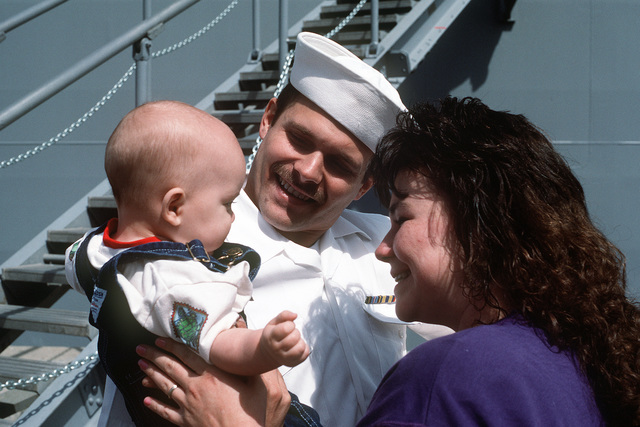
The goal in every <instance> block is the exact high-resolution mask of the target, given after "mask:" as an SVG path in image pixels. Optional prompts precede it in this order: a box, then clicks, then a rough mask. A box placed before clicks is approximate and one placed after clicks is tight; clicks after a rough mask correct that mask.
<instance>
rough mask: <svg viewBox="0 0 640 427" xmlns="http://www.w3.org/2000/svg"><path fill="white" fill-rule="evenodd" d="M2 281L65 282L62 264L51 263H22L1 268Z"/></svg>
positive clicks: (61, 283) (63, 283)
mask: <svg viewBox="0 0 640 427" xmlns="http://www.w3.org/2000/svg"><path fill="white" fill-rule="evenodd" d="M2 281H3V282H5V281H12V282H32V283H50V284H60V285H65V284H67V278H66V277H65V275H64V266H61V265H52V264H24V265H20V266H17V267H6V268H3V269H2Z"/></svg>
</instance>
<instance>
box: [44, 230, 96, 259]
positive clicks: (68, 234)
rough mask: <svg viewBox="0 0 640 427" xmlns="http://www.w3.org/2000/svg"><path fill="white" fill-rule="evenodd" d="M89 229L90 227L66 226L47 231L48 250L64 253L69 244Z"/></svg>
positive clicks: (52, 252)
mask: <svg viewBox="0 0 640 427" xmlns="http://www.w3.org/2000/svg"><path fill="white" fill-rule="evenodd" d="M87 231H89V228H88V227H76V228H64V229H62V230H48V231H47V250H48V251H49V253H51V254H64V251H66V250H67V248H68V247H69V245H71V244H72V243H73V242H75V241H76V240H78V239H79V238H81V237H82V236H83V235H84V233H86V232H87Z"/></svg>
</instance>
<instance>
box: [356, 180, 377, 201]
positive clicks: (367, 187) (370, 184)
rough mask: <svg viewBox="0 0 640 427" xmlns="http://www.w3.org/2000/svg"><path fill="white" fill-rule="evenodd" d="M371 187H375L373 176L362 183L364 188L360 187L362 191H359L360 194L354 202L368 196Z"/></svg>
mask: <svg viewBox="0 0 640 427" xmlns="http://www.w3.org/2000/svg"><path fill="white" fill-rule="evenodd" d="M371 187H373V177H372V176H370V177H368V178H367V179H365V180H364V182H363V183H362V187H360V190H358V194H356V197H355V198H354V199H353V200H359V199H360V198H361V197H362V196H364V195H365V194H367V191H369V190H370V189H371Z"/></svg>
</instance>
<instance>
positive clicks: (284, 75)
mask: <svg viewBox="0 0 640 427" xmlns="http://www.w3.org/2000/svg"><path fill="white" fill-rule="evenodd" d="M366 2H367V0H361V1H360V2H359V3H358V4H357V5H356V6H355V8H354V9H353V10H352V11H351V13H349V15H347V17H346V18H344V19H343V20H342V21H340V23H339V24H338V25H337V26H336V27H335V28H334V29H333V30H331V31H330V32H328V33H327V34H326V35H325V37H327V38H332V37H333V36H335V35H336V34H337V33H338V32H339V31H340V30H342V29H343V28H344V27H345V26H346V25H347V24H348V23H349V21H351V20H352V19H353V17H354V16H356V14H357V13H358V12H359V11H360V9H362V7H363V6H364V5H365V3H366ZM237 3H238V0H233V1H232V2H231V3H230V4H229V6H227V7H226V8H225V9H224V10H223V11H222V12H221V13H220V15H218V16H217V17H216V18H215V19H214V20H213V21H211V22H210V23H209V24H207V25H206V26H204V27H203V28H202V29H201V30H200V31H197V32H196V33H194V34H193V35H191V36H189V37H187V38H186V39H184V40H182V41H181V42H178V43H176V44H174V45H173V46H170V47H168V48H165V49H162V50H161V51H158V52H155V53H153V54H152V56H153V57H161V56H164V55H166V54H168V53H171V52H173V51H175V50H177V49H179V48H181V47H184V46H186V45H188V44H189V43H191V42H193V41H194V40H196V39H197V38H199V37H201V36H203V35H204V34H205V33H206V32H207V31H209V30H210V29H211V28H213V26H215V25H216V24H217V23H218V22H220V21H221V20H222V19H223V18H224V17H226V16H227V15H228V14H229V12H230V11H231V9H233V7H235V5H236V4H237ZM293 56H294V50H293V49H291V50H290V51H289V53H288V55H287V57H286V59H285V61H284V66H283V67H282V71H281V73H280V77H279V80H278V84H277V85H276V90H275V91H274V95H273V96H274V97H276V98H277V97H278V96H279V95H280V93H281V92H282V90H283V89H284V87H285V86H286V83H287V80H288V77H289V71H290V69H291V62H292V61H293ZM135 68H136V64H135V63H134V64H133V65H132V66H131V67H130V68H129V70H127V72H126V73H125V74H124V75H123V76H122V77H121V78H120V80H118V83H116V84H115V86H114V87H113V88H112V89H111V90H110V91H109V92H107V94H106V95H105V96H104V97H103V98H102V99H101V100H100V101H99V102H98V103H97V104H96V105H95V106H94V107H92V108H91V109H90V110H89V111H87V113H85V115H83V116H82V117H81V118H80V119H78V120H77V121H76V122H74V123H73V124H72V125H71V126H69V127H68V128H67V129H65V130H64V131H62V132H60V133H59V134H58V135H56V137H54V138H52V139H51V140H49V141H47V142H45V143H44V144H49V145H48V146H47V147H49V146H51V145H53V144H54V143H55V142H58V141H59V140H60V139H62V138H64V137H65V136H67V135H68V134H69V133H71V132H72V131H73V130H74V129H77V128H78V127H79V126H80V125H81V124H82V123H84V122H85V121H86V120H87V119H88V118H89V117H91V116H92V115H93V114H94V113H95V112H96V111H98V110H99V109H100V108H101V107H102V106H103V105H104V104H105V103H106V102H107V101H108V100H109V99H111V97H112V96H113V95H114V94H115V93H116V92H117V91H118V89H120V88H121V87H122V85H123V84H124V83H125V82H126V81H127V80H128V79H129V77H131V75H132V74H133V72H134V71H135ZM56 138H58V139H57V140H55V141H54V142H51V143H49V142H50V141H52V140H54V139H56ZM261 142H262V139H261V138H260V137H258V138H257V139H256V144H255V145H254V146H253V148H252V152H251V155H250V156H249V159H248V160H247V171H249V169H250V168H251V164H252V163H253V160H254V158H255V154H256V152H257V151H258V147H259V146H260V143H261ZM44 144H43V145H44ZM39 147H42V146H39ZM39 147H36V148H35V149H33V150H29V151H34V150H37V149H38V148H39ZM47 147H43V148H40V149H39V150H38V152H39V151H42V150H44V149H45V148H47ZM34 154H37V153H34ZM32 155H33V154H32ZM21 156H22V155H21ZM18 157H19V156H18ZM28 157H30V156H26V157H23V158H22V159H20V160H24V159H25V158H28ZM20 160H17V161H20ZM4 163H6V162H2V163H0V168H2V167H5V166H8V165H4ZM14 163H15V162H14ZM98 357H99V356H98V353H97V352H95V353H93V354H91V355H89V356H87V357H85V358H84V359H82V360H76V361H73V362H71V363H69V364H68V365H66V366H63V367H61V368H58V369H54V370H53V371H52V372H48V373H43V374H40V375H34V376H31V377H29V378H21V379H19V380H9V381H6V382H4V383H0V390H3V389H9V390H12V389H16V388H22V387H25V386H27V385H29V384H34V383H38V382H44V381H49V380H51V379H53V378H56V377H59V376H60V375H62V374H65V373H68V372H71V371H72V370H74V369H77V368H80V367H82V366H84V365H86V364H87V363H91V362H94V361H96V360H97V359H98ZM96 363H97V362H96Z"/></svg>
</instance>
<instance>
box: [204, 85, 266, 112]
mask: <svg viewBox="0 0 640 427" xmlns="http://www.w3.org/2000/svg"><path fill="white" fill-rule="evenodd" d="M274 89H275V88H274ZM273 92H274V90H261V91H247V92H220V93H216V97H215V101H214V102H213V105H214V107H215V108H216V109H219V110H230V109H234V108H235V109H239V108H242V107H243V106H247V105H252V106H255V107H256V108H264V107H266V105H267V103H268V102H269V100H270V99H271V98H272V97H273Z"/></svg>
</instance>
